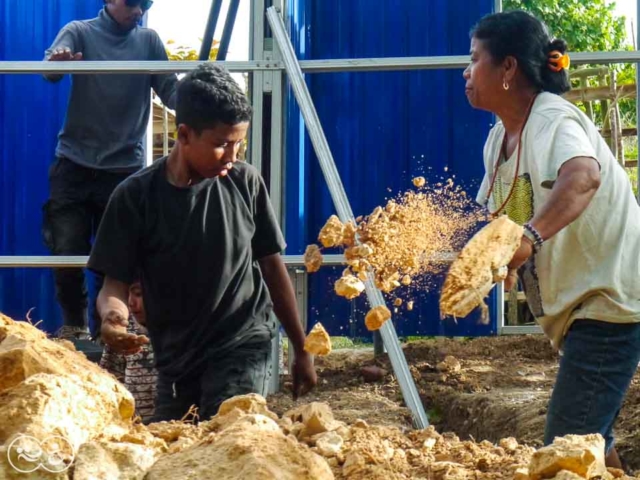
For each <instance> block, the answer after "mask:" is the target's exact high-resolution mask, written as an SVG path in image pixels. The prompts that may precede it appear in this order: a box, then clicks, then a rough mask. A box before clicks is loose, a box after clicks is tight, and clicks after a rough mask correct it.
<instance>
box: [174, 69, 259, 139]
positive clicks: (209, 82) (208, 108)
mask: <svg viewBox="0 0 640 480" xmlns="http://www.w3.org/2000/svg"><path fill="white" fill-rule="evenodd" d="M251 114H252V108H251V104H250V103H249V99H248V98H247V96H246V95H245V94H244V92H243V91H242V90H241V89H240V87H239V86H238V84H237V83H236V82H235V80H234V79H233V78H232V77H231V75H230V74H229V72H227V71H226V70H225V69H224V68H222V67H220V66H218V65H215V64H213V63H205V64H203V65H200V66H199V67H198V68H196V69H195V70H193V71H191V72H190V73H188V74H187V75H186V76H185V77H184V78H183V79H182V80H180V83H179V85H178V90H177V98H176V124H177V125H187V126H189V127H191V128H193V129H194V130H195V131H196V132H198V133H200V132H202V131H203V130H205V129H208V128H213V127H215V126H216V124H219V123H224V124H227V125H237V124H238V123H243V122H248V121H250V120H251Z"/></svg>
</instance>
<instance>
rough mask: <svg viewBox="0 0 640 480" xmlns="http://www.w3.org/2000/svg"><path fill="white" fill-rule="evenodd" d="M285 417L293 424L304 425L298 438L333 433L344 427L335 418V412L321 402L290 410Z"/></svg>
mask: <svg viewBox="0 0 640 480" xmlns="http://www.w3.org/2000/svg"><path fill="white" fill-rule="evenodd" d="M284 417H286V418H290V419H291V421H292V422H293V423H302V424H303V425H304V428H303V429H302V431H301V432H300V434H299V436H298V438H305V437H312V436H314V435H317V434H319V433H324V432H331V431H333V430H336V429H338V428H339V427H341V426H342V425H343V424H342V423H341V422H338V421H337V420H336V419H335V418H334V417H333V412H332V411H331V408H330V407H329V405H327V404H326V403H319V402H312V403H309V404H307V405H302V406H301V407H298V408H295V409H293V410H289V411H288V412H286V413H285V414H284Z"/></svg>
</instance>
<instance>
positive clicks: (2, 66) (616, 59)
mask: <svg viewBox="0 0 640 480" xmlns="http://www.w3.org/2000/svg"><path fill="white" fill-rule="evenodd" d="M638 62H640V51H638V50H633V51H626V52H591V53H587V52H581V53H571V63H572V64H574V65H583V64H596V65H608V64H614V63H638ZM201 63H203V62H201V61H197V62H171V61H167V62H162V61H126V62H125V61H121V62H101V61H83V62H42V61H0V74H24V73H32V74H43V73H49V74H55V73H59V74H67V73H73V74H92V73H103V74H121V73H144V74H154V73H171V72H176V73H186V72H189V71H191V70H193V69H195V68H196V67H198V65H200V64H201ZM468 63H469V58H468V56H466V55H465V56H462V55H458V56H441V57H387V58H352V59H337V60H302V61H300V62H299V65H300V68H301V69H302V71H303V72H305V73H331V72H381V71H399V70H437V69H460V68H466V66H467V65H468ZM220 65H221V66H223V67H225V68H226V69H227V70H229V71H230V72H255V71H267V70H284V69H285V67H284V64H283V63H282V62H268V61H249V62H228V61H225V62H220Z"/></svg>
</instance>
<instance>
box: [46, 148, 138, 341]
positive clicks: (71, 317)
mask: <svg viewBox="0 0 640 480" xmlns="http://www.w3.org/2000/svg"><path fill="white" fill-rule="evenodd" d="M131 173H132V172H127V173H112V172H108V171H103V170H95V169H92V168H87V167H83V166H80V165H78V164H77V163H74V162H72V161H71V160H68V159H66V158H58V159H56V160H55V162H54V163H53V164H52V165H51V167H50V168H49V188H50V194H49V200H48V201H47V203H46V204H45V205H44V208H43V210H44V211H43V227H42V233H43V237H44V242H45V244H46V245H47V247H48V248H49V250H50V251H51V253H52V254H53V255H89V253H90V251H91V240H92V238H93V237H94V236H95V234H96V231H97V229H98V225H99V224H100V220H101V219H102V214H103V213H104V210H105V208H106V206H107V202H108V201H109V197H110V196H111V193H112V192H113V190H114V189H115V188H116V186H117V185H118V184H119V183H120V182H122V181H123V180H124V179H125V178H127V177H128V176H129V175H130V174H131ZM98 277H99V276H98V275H96V288H97V289H98V291H99V289H100V288H101V287H102V280H103V279H102V278H98ZM54 278H55V285H56V298H57V300H58V303H59V304H60V308H61V309H62V317H63V321H64V325H65V326H72V327H86V326H87V320H88V318H87V306H88V301H87V286H86V283H85V277H84V271H83V270H82V269H79V268H57V269H55V270H54ZM94 312H95V309H94ZM94 325H95V327H96V329H97V330H99V325H100V321H99V319H98V318H97V314H96V315H95V318H94Z"/></svg>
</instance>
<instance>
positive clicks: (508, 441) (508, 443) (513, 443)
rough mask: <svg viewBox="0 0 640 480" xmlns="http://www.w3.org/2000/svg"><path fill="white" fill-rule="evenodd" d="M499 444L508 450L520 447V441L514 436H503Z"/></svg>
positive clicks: (511, 450) (512, 450)
mask: <svg viewBox="0 0 640 480" xmlns="http://www.w3.org/2000/svg"><path fill="white" fill-rule="evenodd" d="M498 445H499V446H500V447H502V448H504V449H505V451H507V452H514V451H515V450H516V449H517V448H518V441H517V440H516V439H515V438H513V437H509V438H503V439H502V440H500V441H499V442H498Z"/></svg>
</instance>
